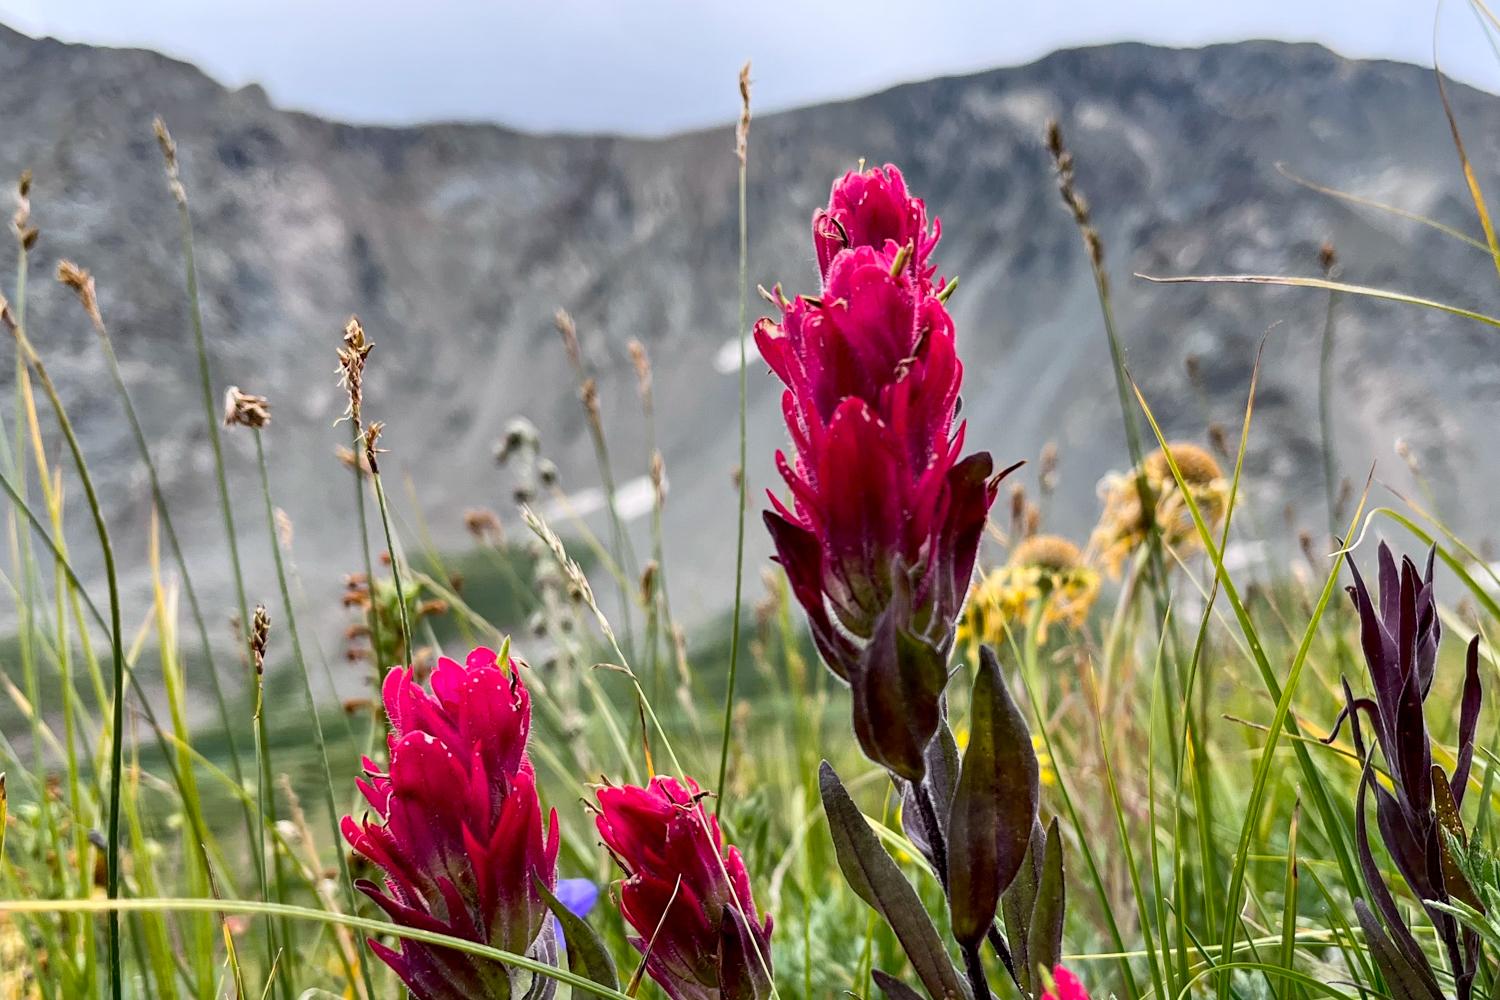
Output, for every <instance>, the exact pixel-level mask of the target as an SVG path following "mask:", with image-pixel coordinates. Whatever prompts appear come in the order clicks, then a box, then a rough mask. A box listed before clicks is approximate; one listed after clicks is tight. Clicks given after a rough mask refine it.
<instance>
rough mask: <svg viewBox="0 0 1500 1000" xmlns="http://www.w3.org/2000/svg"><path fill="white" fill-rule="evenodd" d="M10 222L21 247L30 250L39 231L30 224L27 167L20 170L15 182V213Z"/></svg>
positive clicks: (29, 187)
mask: <svg viewBox="0 0 1500 1000" xmlns="http://www.w3.org/2000/svg"><path fill="white" fill-rule="evenodd" d="M11 224H12V225H13V226H14V227H15V230H16V238H17V239H18V240H20V241H21V246H22V248H24V249H26V250H30V249H31V248H32V247H34V246H36V241H37V237H38V236H39V235H40V233H39V231H38V230H37V228H36V227H35V226H33V225H32V224H31V171H30V170H29V169H28V170H23V171H21V179H20V180H19V181H18V182H17V184H16V214H15V215H14V216H12V217H11Z"/></svg>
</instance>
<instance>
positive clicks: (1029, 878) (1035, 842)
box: [1000, 822, 1047, 994]
mask: <svg viewBox="0 0 1500 1000" xmlns="http://www.w3.org/2000/svg"><path fill="white" fill-rule="evenodd" d="M1046 847H1047V834H1046V833H1045V832H1044V831H1043V830H1042V824H1041V823H1040V822H1034V823H1032V824H1031V843H1029V844H1027V845H1026V857H1025V859H1023V860H1022V862H1021V870H1020V871H1019V872H1017V873H1016V877H1015V880H1014V881H1012V882H1011V884H1010V886H1009V887H1008V888H1007V889H1006V890H1005V891H1004V892H1002V893H1001V894H1000V912H1001V914H1002V915H1003V916H1004V917H1005V938H1006V941H1007V942H1008V943H1009V944H1010V956H1011V959H1012V961H1014V963H1015V966H1016V977H1017V978H1018V979H1020V980H1021V989H1022V990H1024V991H1025V992H1026V993H1028V994H1030V993H1031V969H1032V966H1031V960H1030V958H1029V957H1028V956H1029V955H1030V954H1031V951H1030V949H1029V948H1028V946H1027V942H1026V938H1027V935H1028V933H1029V931H1030V928H1031V913H1032V910H1033V909H1034V908H1035V906H1036V894H1037V889H1038V887H1039V886H1040V884H1041V881H1042V858H1043V856H1044V854H1045V850H1046Z"/></svg>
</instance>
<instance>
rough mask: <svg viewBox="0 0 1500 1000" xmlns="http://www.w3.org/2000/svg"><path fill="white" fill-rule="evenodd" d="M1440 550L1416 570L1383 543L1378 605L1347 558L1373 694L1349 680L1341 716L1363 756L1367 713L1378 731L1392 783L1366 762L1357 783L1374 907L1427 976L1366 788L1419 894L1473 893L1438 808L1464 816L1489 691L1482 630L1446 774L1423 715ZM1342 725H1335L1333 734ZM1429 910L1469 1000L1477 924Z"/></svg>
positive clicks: (1435, 629) (1359, 830)
mask: <svg viewBox="0 0 1500 1000" xmlns="http://www.w3.org/2000/svg"><path fill="white" fill-rule="evenodd" d="M1435 553H1436V549H1435V548H1434V549H1432V550H1429V552H1428V554H1427V565H1426V568H1425V570H1424V571H1422V572H1421V573H1419V572H1418V570H1417V567H1416V564H1415V563H1413V562H1412V561H1411V560H1410V559H1408V558H1405V557H1403V558H1402V560H1401V566H1400V568H1399V569H1398V568H1397V566H1396V560H1395V559H1394V557H1392V555H1391V551H1390V549H1389V548H1387V547H1386V546H1385V545H1384V544H1383V543H1382V544H1381V546H1380V551H1379V563H1380V593H1379V603H1378V605H1377V603H1376V600H1375V599H1374V598H1372V596H1371V594H1370V591H1369V589H1368V588H1367V587H1366V586H1365V581H1364V579H1363V578H1362V577H1361V576H1360V574H1359V569H1358V567H1356V566H1355V564H1354V560H1353V558H1348V563H1349V569H1350V572H1351V573H1352V574H1353V576H1354V586H1352V587H1350V588H1349V596H1350V597H1351V598H1352V599H1353V601H1354V606H1355V608H1356V609H1358V611H1359V621H1360V646H1361V648H1362V650H1363V652H1364V657H1365V664H1366V666H1367V667H1368V669H1369V673H1370V681H1371V685H1372V687H1373V688H1374V692H1373V694H1372V695H1371V696H1367V697H1359V698H1356V697H1355V696H1354V693H1353V691H1352V690H1351V689H1350V687H1349V683H1348V681H1347V680H1345V681H1344V695H1345V699H1346V708H1345V710H1344V714H1343V715H1341V716H1340V721H1342V720H1343V719H1344V718H1345V717H1347V718H1348V720H1349V723H1350V728H1351V730H1352V732H1353V737H1354V748H1355V752H1356V753H1358V754H1359V756H1360V758H1361V760H1367V759H1368V754H1367V744H1366V742H1365V731H1364V727H1363V726H1362V725H1361V722H1360V716H1361V714H1363V715H1364V717H1365V719H1366V720H1367V721H1368V722H1369V725H1370V726H1371V727H1372V729H1373V731H1374V741H1375V743H1376V744H1378V745H1379V747H1380V751H1381V754H1382V755H1383V756H1384V757H1385V762H1386V770H1387V772H1388V773H1389V775H1390V780H1391V788H1392V790H1391V791H1387V790H1386V789H1385V787H1383V786H1382V784H1381V783H1380V782H1378V781H1375V780H1374V779H1373V775H1372V773H1371V769H1370V767H1369V765H1368V764H1367V766H1366V768H1365V773H1364V776H1363V779H1362V781H1361V782H1360V789H1359V800H1358V809H1357V815H1356V831H1355V832H1356V839H1357V841H1358V844H1357V846H1358V847H1359V850H1360V860H1361V862H1362V867H1363V869H1364V872H1365V877H1366V881H1368V882H1370V890H1371V893H1372V896H1373V897H1374V900H1375V902H1376V904H1377V909H1378V910H1380V912H1381V914H1382V916H1384V917H1385V919H1386V923H1387V924H1388V925H1390V930H1391V933H1392V935H1393V937H1394V938H1395V941H1394V947H1396V948H1398V949H1399V950H1400V951H1401V952H1402V956H1401V957H1402V958H1403V959H1404V960H1405V961H1406V962H1407V963H1408V964H1409V965H1410V966H1411V967H1412V968H1413V970H1414V971H1415V974H1416V975H1418V976H1419V977H1420V978H1422V979H1424V980H1430V979H1431V978H1432V974H1431V970H1430V969H1428V968H1426V959H1425V958H1424V957H1423V956H1422V954H1421V950H1420V948H1417V947H1416V944H1415V941H1414V940H1413V939H1412V937H1411V934H1410V931H1409V930H1407V928H1406V927H1405V926H1404V924H1403V923H1402V921H1401V918H1400V914H1399V911H1398V910H1397V909H1396V906H1395V903H1394V902H1393V901H1392V900H1391V897H1390V893H1389V891H1388V890H1387V889H1386V887H1385V885H1384V883H1383V882H1382V880H1381V877H1380V874H1379V870H1378V869H1377V867H1376V865H1375V861H1374V858H1373V856H1372V855H1371V852H1370V849H1369V836H1368V832H1367V830H1366V827H1365V818H1364V802H1365V794H1366V792H1367V790H1370V789H1373V790H1374V794H1375V818H1376V821H1377V824H1378V826H1379V829H1380V837H1381V840H1382V841H1383V842H1384V843H1385V846H1386V850H1387V851H1389V852H1390V855H1391V859H1392V861H1394V862H1395V864H1396V869H1397V871H1399V872H1400V873H1401V877H1402V879H1404V880H1405V882H1406V884H1407V885H1408V886H1409V887H1410V889H1411V891H1412V893H1413V894H1414V895H1416V897H1417V898H1418V899H1421V900H1423V901H1440V902H1447V901H1448V900H1449V899H1450V898H1451V896H1452V895H1453V894H1455V893H1457V894H1459V895H1461V896H1462V895H1464V894H1465V893H1467V894H1468V895H1472V889H1469V888H1468V887H1467V885H1466V884H1461V883H1463V876H1462V875H1461V874H1459V873H1458V871H1457V869H1456V868H1455V867H1453V866H1452V865H1451V864H1449V865H1445V863H1444V856H1445V854H1446V852H1447V850H1448V848H1447V845H1446V843H1445V842H1444V840H1443V828H1444V824H1443V822H1442V821H1441V820H1440V818H1439V816H1440V813H1439V807H1440V806H1442V805H1444V804H1445V803H1451V806H1452V808H1451V810H1450V823H1453V824H1457V823H1460V822H1461V821H1460V819H1459V817H1458V811H1459V810H1460V809H1461V808H1462V807H1463V801H1464V791H1465V789H1466V787H1467V785H1468V783H1469V769H1470V766H1471V765H1472V763H1473V760H1474V737H1475V731H1476V729H1477V726H1478V723H1479V709H1480V703H1481V700H1482V695H1483V691H1482V689H1481V687H1480V683H1479V638H1478V636H1476V637H1475V638H1474V640H1473V641H1472V642H1470V644H1469V649H1468V657H1467V664H1466V671H1465V677H1464V686H1463V695H1462V697H1461V699H1460V702H1459V711H1458V716H1459V717H1458V759H1457V764H1456V766H1455V768H1454V770H1453V774H1452V775H1446V774H1444V772H1443V770H1442V768H1440V767H1437V766H1435V764H1434V761H1433V755H1432V739H1431V735H1430V734H1429V732H1428V729H1427V720H1426V718H1425V716H1424V706H1425V702H1426V700H1427V695H1428V693H1429V692H1430V691H1431V690H1432V681H1433V677H1434V675H1435V674H1436V671H1437V660H1438V645H1439V642H1440V640H1441V638H1442V631H1443V630H1442V624H1441V623H1440V622H1439V620H1438V613H1437V601H1436V598H1435V597H1434V595H1433V580H1432V571H1433V559H1434V555H1435ZM1337 731H1338V730H1337V727H1335V730H1334V732H1335V734H1337ZM1329 739H1330V740H1331V739H1332V736H1330V737H1329ZM1460 829H1461V827H1460ZM1450 832H1452V830H1451V829H1450ZM1428 914H1429V916H1430V917H1431V919H1432V922H1433V925H1434V926H1435V927H1436V928H1437V930H1438V936H1439V938H1441V939H1442V941H1443V943H1444V945H1445V947H1446V948H1447V950H1448V956H1449V960H1450V962H1451V964H1452V967H1453V969H1454V974H1455V980H1456V983H1457V986H1458V995H1459V997H1460V1000H1467V997H1468V996H1469V993H1470V991H1471V990H1472V987H1473V980H1474V973H1475V955H1476V949H1477V946H1478V940H1477V938H1476V937H1475V936H1474V935H1473V934H1472V933H1470V932H1464V931H1461V930H1460V929H1459V927H1458V925H1457V924H1456V922H1455V921H1454V920H1453V918H1452V917H1450V916H1448V915H1447V914H1445V913H1442V912H1441V911H1438V910H1435V909H1432V908H1430V907H1429V908H1428ZM1424 973H1425V974H1424Z"/></svg>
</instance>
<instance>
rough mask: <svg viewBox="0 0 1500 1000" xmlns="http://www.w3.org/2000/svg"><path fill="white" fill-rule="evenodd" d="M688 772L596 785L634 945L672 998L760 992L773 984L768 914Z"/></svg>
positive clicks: (726, 999)
mask: <svg viewBox="0 0 1500 1000" xmlns="http://www.w3.org/2000/svg"><path fill="white" fill-rule="evenodd" d="M703 797H704V793H703V792H701V791H700V790H699V788H698V784H697V783H696V782H695V781H693V780H692V779H691V778H688V779H687V783H686V784H683V782H681V781H678V780H677V779H676V778H668V777H660V776H658V777H655V778H652V779H651V782H650V783H649V784H648V785H647V786H646V787H645V788H640V787H637V786H634V785H625V786H610V787H607V788H602V789H600V790H599V815H598V818H597V825H598V827H599V834H600V836H602V837H603V838H604V843H605V845H606V846H607V847H608V848H609V849H610V851H611V852H612V853H613V854H614V856H615V860H616V861H618V862H619V864H620V867H621V868H623V869H624V871H625V879H624V881H623V882H621V883H620V890H619V901H620V912H621V914H622V915H623V916H624V917H625V920H626V922H627V923H628V924H630V926H631V927H632V928H633V929H634V930H635V933H636V936H635V937H632V938H631V944H633V945H635V947H636V948H637V949H638V950H639V951H640V952H641V954H643V955H644V956H646V971H647V972H648V973H649V974H650V976H651V978H652V979H654V980H655V981H656V983H657V985H659V986H660V987H661V988H662V989H663V990H664V991H666V994H667V996H669V997H671V998H672V1000H762V998H764V997H767V996H769V995H770V992H771V985H770V984H771V917H770V916H769V915H767V916H766V918H765V920H764V921H763V922H762V921H760V919H759V917H758V916H757V914H756V910H755V900H754V898H753V897H752V896H751V893H750V876H749V874H748V873H747V872H746V870H745V862H744V860H743V859H742V858H741V857H740V852H739V851H738V850H737V849H736V848H734V847H733V846H730V847H728V848H727V849H726V848H725V847H724V842H723V839H722V837H721V835H720V833H719V821H718V819H716V818H715V817H713V816H711V815H709V813H708V812H707V810H705V809H704V808H703V804H702V800H703Z"/></svg>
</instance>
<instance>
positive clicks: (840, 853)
mask: <svg viewBox="0 0 1500 1000" xmlns="http://www.w3.org/2000/svg"><path fill="white" fill-rule="evenodd" d="M818 787H819V791H820V792H821V794H822V797H823V811H824V813H826V814H827V816H828V829H829V832H830V833H831V834H832V835H833V848H834V853H835V854H836V855H837V857H838V862H839V869H840V870H841V871H842V872H843V873H844V879H845V881H847V882H848V883H849V887H850V888H851V889H853V890H854V892H855V894H856V895H858V896H859V898H860V899H863V900H864V901H865V902H866V903H868V904H870V906H871V907H873V908H874V910H875V911H876V912H877V913H879V914H880V915H881V916H882V917H884V918H885V922H886V923H887V924H889V925H890V928H891V930H892V931H893V932H894V933H895V935H896V940H898V941H900V942H901V948H902V950H904V951H905V952H906V957H907V958H908V959H909V960H910V961H911V964H912V968H913V969H915V970H916V973H917V976H918V978H920V979H921V980H922V985H923V986H925V987H927V991H928V992H929V993H931V994H932V996H933V997H935V998H936V1000H971V998H970V996H969V990H968V987H967V986H966V985H965V984H964V982H963V980H962V979H960V978H959V975H958V971H957V970H956V969H954V967H953V961H952V959H950V958H949V957H948V952H947V950H946V949H945V948H944V947H943V942H942V939H941V938H940V937H939V936H938V932H937V928H936V927H934V926H933V925H932V918H930V917H929V916H928V915H927V912H926V911H925V910H923V909H922V901H921V900H920V899H918V898H917V891H916V890H915V889H913V888H912V886H911V883H910V882H908V881H906V878H905V877H904V876H903V875H902V874H901V869H899V868H897V867H896V862H894V861H892V860H891V856H890V855H889V854H887V853H885V848H883V847H881V846H880V840H879V839H878V838H877V837H876V836H875V833H874V831H873V830H871V829H870V824H869V822H868V821H866V819H865V816H864V813H862V812H860V811H859V807H858V806H856V805H855V804H854V800H853V799H852V798H850V797H849V791H848V789H846V788H845V787H844V783H843V782H842V781H840V780H839V776H838V774H837V772H835V771H834V769H833V765H831V764H829V763H828V762H827V761H826V760H825V761H824V762H823V763H822V765H821V766H820V767H819V768H818Z"/></svg>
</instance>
